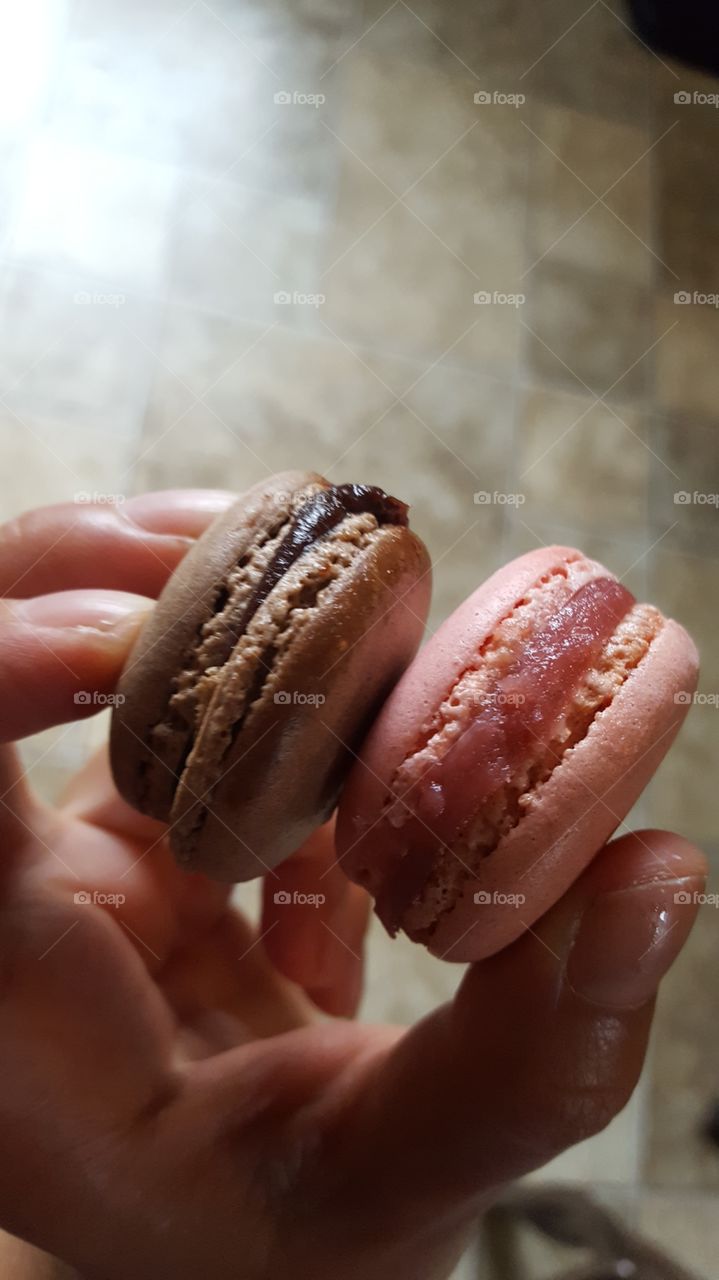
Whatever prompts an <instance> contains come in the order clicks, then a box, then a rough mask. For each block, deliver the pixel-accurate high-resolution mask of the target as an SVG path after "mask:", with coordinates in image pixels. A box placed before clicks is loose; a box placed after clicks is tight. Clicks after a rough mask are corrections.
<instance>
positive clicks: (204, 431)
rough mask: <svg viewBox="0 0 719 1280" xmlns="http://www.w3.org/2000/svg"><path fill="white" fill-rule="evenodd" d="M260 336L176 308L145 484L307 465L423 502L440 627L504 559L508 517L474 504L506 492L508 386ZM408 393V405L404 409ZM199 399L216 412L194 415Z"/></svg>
mask: <svg viewBox="0 0 719 1280" xmlns="http://www.w3.org/2000/svg"><path fill="white" fill-rule="evenodd" d="M262 334H263V331H262V330H257V329H253V328H250V327H248V326H241V325H236V324H233V323H231V322H229V321H226V320H222V319H220V318H219V317H211V316H207V315H204V314H201V313H198V312H193V311H190V310H189V309H187V310H186V309H184V308H173V309H171V310H170V313H169V317H168V325H167V329H166V333H165V339H164V342H163V344H162V347H161V349H160V359H161V361H162V365H164V366H166V367H165V368H160V369H159V371H158V374H157V380H156V383H155V388H154V391H153V395H152V399H151V404H150V410H149V415H148V420H147V424H146V431H145V435H144V439H143V443H142V446H141V452H144V457H143V458H142V460H141V461H140V463H139V466H138V473H137V483H138V484H140V485H141V486H143V487H155V486H157V485H160V484H184V483H186V484H195V483H199V482H202V483H218V482H219V483H225V484H230V485H234V486H236V487H240V488H241V487H244V486H245V485H246V484H249V483H251V482H253V481H254V480H256V479H258V478H260V477H261V476H262V475H263V474H266V473H267V472H268V471H271V470H276V469H281V468H284V467H288V466H298V467H315V468H317V469H319V470H321V471H324V472H325V473H326V474H328V475H329V476H330V477H331V478H332V479H333V480H342V479H346V478H352V479H356V480H366V481H371V482H372V483H375V484H380V485H383V486H384V487H385V488H387V489H388V490H390V491H395V492H397V493H399V494H400V495H401V496H402V497H403V498H404V499H406V500H407V501H408V502H409V503H410V504H411V506H412V509H413V510H412V520H413V524H414V527H416V528H417V529H418V531H419V532H420V534H421V535H422V536H423V537H425V538H426V540H427V542H428V544H429V546H430V549H431V551H432V554H433V556H434V557H435V558H437V559H440V558H441V564H440V565H438V569H437V575H436V590H435V612H434V614H433V618H434V619H435V620H438V619H439V618H440V617H442V616H444V614H445V613H446V612H449V611H450V610H451V609H452V608H454V606H455V605H456V604H458V603H459V601H460V599H461V598H463V596H464V595H466V594H467V593H468V591H469V590H470V589H472V588H473V587H474V586H476V585H477V584H478V582H479V581H481V580H482V578H483V577H484V576H486V575H487V574H488V573H489V572H490V571H491V570H492V569H493V568H494V567H495V565H496V562H497V557H498V555H499V553H500V534H501V528H502V523H503V519H504V511H505V507H504V506H503V505H501V504H500V502H499V501H497V502H495V501H492V503H490V504H489V505H486V504H478V503H475V501H474V494H475V493H478V492H487V493H489V494H490V496H491V497H492V498H494V494H495V492H497V493H499V494H504V492H505V490H506V474H507V462H508V450H509V430H508V428H509V422H510V417H511V398H510V393H509V390H508V388H507V387H506V386H504V385H503V384H502V383H501V382H498V381H497V380H495V379H491V378H488V377H482V376H479V375H470V374H468V373H466V372H464V371H462V370H459V369H455V368H451V367H444V366H442V367H439V366H438V367H435V368H430V369H429V370H426V369H423V368H422V367H421V366H416V365H412V364H410V363H408V362H406V361H399V360H394V359H390V358H388V357H384V358H377V357H373V356H371V355H369V354H368V353H367V352H363V351H362V350H357V351H356V352H353V351H351V350H349V349H348V348H347V347H346V346H343V345H341V344H339V343H337V342H335V341H334V340H332V339H331V338H325V339H313V338H305V337H301V336H299V335H296V334H293V333H290V332H288V331H287V330H285V329H282V328H277V329H275V330H273V331H272V332H271V333H268V334H266V335H265V336H264V337H263V336H262ZM252 342H255V344H256V345H255V346H254V347H252V348H251V350H249V351H248V348H249V347H250V345H251V343H252ZM243 352H247V354H246V355H245V356H244V358H243ZM278 371H281V373H279V375H278ZM178 374H179V377H178ZM180 379H182V380H180ZM413 383H414V384H415V385H414V386H413V385H412V384H413ZM403 393H406V396H405V400H406V403H404V404H402V403H397V397H398V396H401V395H402V394H403ZM195 395H201V396H203V397H204V403H201V404H200V405H195V407H194V408H192V407H191V406H192V401H193V396H195ZM183 413H185V416H184V417H183V416H182V415H183ZM163 433H165V434H163Z"/></svg>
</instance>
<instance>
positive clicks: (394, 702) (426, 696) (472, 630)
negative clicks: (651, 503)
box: [337, 546, 611, 878]
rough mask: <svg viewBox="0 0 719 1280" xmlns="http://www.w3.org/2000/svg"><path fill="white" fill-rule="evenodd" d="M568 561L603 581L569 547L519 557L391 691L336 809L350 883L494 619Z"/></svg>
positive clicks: (584, 576) (466, 605)
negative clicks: (407, 768) (394, 791)
mask: <svg viewBox="0 0 719 1280" xmlns="http://www.w3.org/2000/svg"><path fill="white" fill-rule="evenodd" d="M568 563H575V564H576V565H577V572H578V577H579V578H580V580H584V581H587V580H589V579H591V578H593V577H607V576H611V575H609V574H608V572H607V570H606V569H605V568H604V567H603V566H602V565H600V564H597V563H596V562H595V561H592V560H588V559H586V558H585V557H584V556H582V555H581V554H580V553H579V552H577V551H576V550H574V549H573V548H571V547H560V546H553V547H540V548H538V549H537V550H536V551H530V552H528V553H527V554H526V555H523V556H520V557H519V558H518V559H516V560H513V561H512V562H511V563H510V564H508V565H505V566H504V567H503V568H501V569H498V570H497V572H496V573H494V574H492V576H491V578H488V579H487V581H486V582H483V583H482V585H481V586H479V587H478V588H477V589H476V591H474V592H472V594H471V595H470V596H469V597H468V598H467V599H466V600H465V601H464V602H463V604H461V605H460V606H459V607H458V608H457V609H455V611H454V613H453V614H451V616H450V617H449V618H447V619H446V621H445V622H443V623H442V625H441V626H440V627H439V628H438V630H437V631H436V632H435V634H434V636H432V638H431V640H429V641H428V643H427V644H426V645H425V647H424V648H423V649H422V650H421V652H420V654H419V655H418V657H417V658H416V659H415V661H414V662H413V663H412V665H411V666H410V667H409V668H408V670H407V671H406V672H405V673H404V675H403V676H402V678H401V680H400V681H399V683H398V684H397V685H396V686H395V688H394V690H393V692H392V693H391V694H390V697H389V698H388V700H387V702H386V703H385V705H384V707H383V708H382V711H381V714H380V715H379V717H378V719H377V720H376V721H375V723H374V725H373V727H372V729H371V730H370V733H369V735H368V737H367V738H366V740H365V743H364V745H363V747H362V752H361V755H360V759H359V760H358V762H357V763H356V764H355V766H354V768H353V769H352V771H351V773H350V776H349V778H348V781H347V783H346V785H345V788H344V792H343V795H342V800H341V803H340V808H339V813H338V817H337V852H338V856H339V858H340V860H341V863H342V866H343V867H344V869H345V871H346V872H347V874H348V875H349V876H350V878H352V877H353V875H354V872H355V870H357V869H361V868H362V867H363V866H364V864H365V862H366V852H367V845H368V844H369V842H370V841H371V838H372V831H371V828H372V825H373V824H374V823H375V822H376V820H377V818H378V817H379V815H380V813H381V810H382V806H383V804H384V802H385V800H386V798H387V793H388V789H389V786H390V784H391V781H392V779H393V777H394V775H395V773H396V771H397V769H399V767H400V765H402V764H403V762H404V761H405V759H406V758H407V756H408V755H410V753H411V752H413V751H414V750H416V749H417V746H418V745H420V743H421V735H422V729H423V726H424V725H426V724H427V722H428V721H429V719H430V717H431V716H432V715H433V714H434V712H435V710H436V708H437V707H438V706H439V704H440V703H441V702H443V701H444V699H445V698H446V697H447V695H448V693H449V692H450V690H451V689H452V688H453V686H454V685H455V684H456V682H457V680H458V679H459V677H460V676H461V675H462V673H463V672H464V671H465V670H466V669H467V667H468V666H469V665H470V664H471V663H472V662H473V661H474V660H475V658H476V654H477V651H478V649H479V648H480V647H481V645H482V644H483V643H484V642H485V640H486V639H487V637H488V636H490V635H491V634H492V632H493V631H494V630H495V629H496V627H497V625H498V624H499V622H500V621H501V620H502V618H504V617H505V616H506V615H507V614H508V613H509V612H510V611H511V610H512V609H513V608H514V607H515V606H516V605H517V603H518V602H519V601H520V600H521V599H522V597H523V596H524V595H525V594H526V592H527V591H529V590H531V589H532V588H533V587H536V586H537V584H538V583H539V582H540V580H541V579H542V578H543V577H544V575H545V574H549V573H552V572H553V571H556V570H557V569H558V568H559V567H560V566H561V565H563V564H568ZM365 833H366V839H365V838H364V835H365ZM370 857H371V848H370Z"/></svg>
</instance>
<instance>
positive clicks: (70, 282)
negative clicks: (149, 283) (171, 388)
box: [0, 267, 159, 438]
mask: <svg viewBox="0 0 719 1280" xmlns="http://www.w3.org/2000/svg"><path fill="white" fill-rule="evenodd" d="M158 324H159V310H158V308H157V307H156V305H155V304H153V303H149V302H145V301H142V300H140V299H138V298H136V297H133V296H132V295H130V294H125V293H121V292H119V291H116V290H114V289H111V288H108V287H103V286H98V285H96V284H94V283H93V282H92V281H88V280H87V279H79V278H77V277H71V276H63V275H56V274H54V273H49V272H39V271H33V270H27V269H24V268H14V267H12V268H11V267H5V269H4V270H3V272H2V274H0V328H2V332H3V341H2V344H1V346H0V398H1V399H2V401H3V402H4V406H5V408H7V409H8V410H11V411H13V412H14V413H17V414H18V415H19V416H20V417H21V418H28V417H30V418H32V417H34V416H39V417H41V418H47V419H57V420H58V421H63V420H64V421H65V422H68V423H70V424H72V425H76V426H78V427H84V428H86V429H87V430H88V431H94V432H96V433H97V434H98V435H99V436H100V437H101V438H102V437H104V436H105V435H109V434H111V433H112V434H114V433H117V432H119V433H121V434H122V435H131V434H132V433H133V432H136V431H137V430H138V429H139V424H140V421H141V414H142V409H143V406H144V403H145V398H146V396H147V390H148V384H149V378H150V374H151V370H152V364H153V354H152V352H153V350H154V348H155V345H156V342H157V332H158Z"/></svg>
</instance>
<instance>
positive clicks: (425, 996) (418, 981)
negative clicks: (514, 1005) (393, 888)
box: [360, 916, 465, 1025]
mask: <svg viewBox="0 0 719 1280" xmlns="http://www.w3.org/2000/svg"><path fill="white" fill-rule="evenodd" d="M366 954H367V976H366V986H365V994H364V999H363V1001H362V1007H361V1010H360V1017H361V1019H362V1021H363V1022H389V1023H399V1024H400V1025H404V1024H405V1023H406V1024H410V1023H413V1022H416V1021H418V1020H419V1019H420V1018H422V1017H424V1016H425V1015H426V1014H428V1013H430V1012H431V1011H432V1010H433V1009H436V1008H437V1006H438V1005H440V1004H443V1003H444V1001H445V1000H449V999H451V998H452V996H453V995H454V993H455V991H456V989H457V987H458V986H459V983H460V982H461V980H462V978H463V976H464V973H465V967H464V965H455V964H441V963H439V962H438V961H437V960H436V959H435V958H434V957H433V956H430V954H429V952H428V951H425V950H424V948H423V947H418V946H417V945H416V943H413V942H410V941H409V939H408V938H404V937H399V938H395V939H392V938H390V937H388V935H387V934H386V933H385V931H384V929H383V928H382V926H381V924H380V923H379V921H378V920H377V919H376V918H375V917H374V916H373V917H372V924H371V926H370V933H369V941H368V946H367V953H366Z"/></svg>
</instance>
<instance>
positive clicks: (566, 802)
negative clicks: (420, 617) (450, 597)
mask: <svg viewBox="0 0 719 1280" xmlns="http://www.w3.org/2000/svg"><path fill="white" fill-rule="evenodd" d="M697 670H698V658H697V652H696V649H695V646H694V644H693V642H692V640H691V639H690V637H689V636H688V635H687V633H686V631H684V630H683V628H682V627H681V626H679V625H678V623H676V622H673V621H671V620H668V619H666V618H664V617H663V616H662V614H661V613H660V612H659V611H658V610H657V609H655V608H653V607H652V606H651V605H649V604H638V603H637V601H636V600H635V598H634V596H633V595H632V594H631V593H630V592H629V591H628V590H627V588H626V587H625V586H623V585H622V583H620V582H619V581H618V580H617V579H616V577H614V576H613V575H612V574H611V573H610V572H609V571H608V570H607V569H605V568H604V567H603V566H602V565H601V564H598V563H597V562H596V561H593V560H590V559H588V558H587V557H586V556H584V555H582V553H581V552H580V551H575V550H572V549H571V548H567V547H545V548H542V549H540V550H537V551H532V552H530V553H529V554H528V555H524V556H521V557H520V558H519V559H517V560H514V561H513V562H512V563H511V564H509V565H507V566H506V567H505V568H503V569H500V570H499V572H497V573H495V574H494V575H493V576H492V577H491V578H490V579H489V580H488V581H487V582H486V583H485V584H484V585H483V586H481V587H479V588H478V590H476V591H475V592H474V593H473V594H472V595H471V596H470V597H469V599H468V600H466V601H465V602H464V604H462V605H461V606H460V607H459V608H458V609H457V610H456V611H455V613H453V614H452V616H451V617H449V618H448V619H447V621H446V622H445V623H444V624H443V625H442V626H441V627H440V628H439V630H438V631H437V632H436V634H435V635H434V636H433V637H432V639H431V640H430V641H429V643H428V644H427V645H426V646H425V648H424V649H423V650H422V651H421V653H420V654H419V656H418V657H417V658H416V659H415V660H414V662H413V663H412V665H411V666H410V667H409V669H408V670H407V672H406V673H405V675H404V676H403V678H402V679H401V680H400V681H399V683H398V684H397V686H396V687H395V689H394V690H393V692H392V694H391V695H390V697H389V699H388V700H387V702H386V704H385V706H384V708H383V710H382V712H381V714H380V715H379V717H378V718H377V720H376V722H375V724H374V725H373V727H372V729H371V731H370V733H369V735H368V737H367V740H366V742H365V744H364V747H363V750H362V752H361V755H360V758H359V759H358V761H357V762H356V764H355V765H354V766H353V769H352V772H351V774H350V776H349V778H348V781H347V784H346V787H345V789H344V792H343V795H342V800H341V803H340V809H339V814H338V821H337V851H338V857H339V860H340V863H341V865H342V867H343V868H344V869H345V871H346V872H347V874H348V875H349V877H350V878H351V879H352V880H354V881H356V882H357V883H358V884H361V885H363V886H364V887H365V888H366V889H368V890H369V892H370V893H371V894H372V895H373V897H374V899H375V903H376V907H375V909H376V912H377V915H378V916H379V918H380V920H382V922H383V923H384V925H385V927H386V928H387V930H388V931H389V933H390V934H392V935H395V934H396V933H397V932H398V931H399V930H402V931H403V932H404V933H406V934H407V935H408V936H409V937H410V938H411V939H413V940H414V941H416V942H420V943H423V944H424V945H425V946H426V947H427V948H428V949H429V950H430V951H431V952H432V953H433V954H434V955H436V956H440V957H442V958H443V959H446V960H456V961H473V960H481V959H483V958H484V957H486V956H488V955H490V954H492V953H493V952H496V951H498V950H500V949H501V948H502V947H504V946H506V945H507V944H508V943H510V942H512V941H513V940H514V939H515V938H517V937H518V936H519V935H520V934H521V933H522V932H523V931H524V930H525V929H527V928H528V927H530V926H531V925H532V924H533V923H534V921H535V920H537V919H538V917H539V916H540V915H542V914H543V912H545V911H547V910H548V909H549V907H551V906H552V905H553V904H554V903H555V902H556V901H557V900H558V899H559V898H560V896H561V895H562V894H563V893H564V892H565V890H566V889H567V888H568V887H569V886H570V885H571V884H572V882H573V881H574V880H575V879H576V877H577V876H578V875H579V874H580V873H581V872H582V870H583V869H584V868H585V866H586V865H587V864H588V863H589V861H590V860H591V859H592V858H593V857H594V855H595V854H596V853H597V852H598V851H599V849H600V848H601V847H602V845H603V844H604V843H605V841H606V840H607V839H608V837H609V836H610V835H611V833H612V832H613V831H614V830H615V828H616V827H618V826H619V824H620V823H621V822H622V821H623V819H624V818H625V817H626V815H627V813H628V811H629V809H630V808H631V806H632V805H633V804H634V802H635V801H636V799H637V798H638V796H639V794H640V792H641V791H642V790H643V788H644V786H645V785H646V783H647V782H648V780H649V778H650V777H651V775H652V773H653V772H654V770H655V769H656V768H657V765H658V764H659V762H660V760H661V759H662V757H663V756H664V754H665V752H666V751H667V749H668V747H669V745H670V743H671V742H672V739H673V738H674V736H675V734H676V733H677V730H678V728H679V726H680V724H681V721H682V719H683V717H684V715H685V712H686V710H687V706H688V704H689V703H690V702H691V694H692V692H693V690H694V689H695V687H696V680H697Z"/></svg>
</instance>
